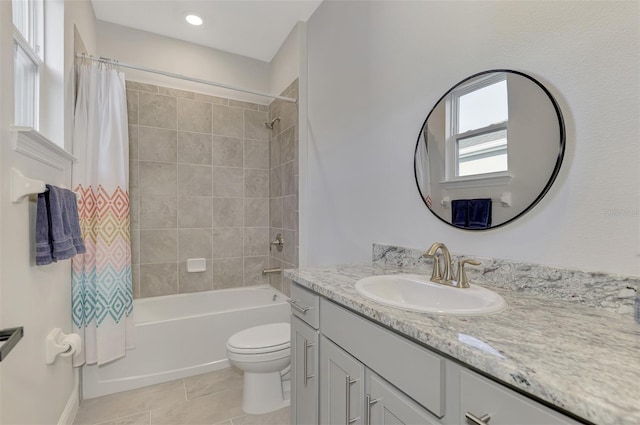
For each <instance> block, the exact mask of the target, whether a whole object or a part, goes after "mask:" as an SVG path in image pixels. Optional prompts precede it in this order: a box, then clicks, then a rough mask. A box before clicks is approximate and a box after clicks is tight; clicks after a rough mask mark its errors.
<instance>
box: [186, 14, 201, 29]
mask: <svg viewBox="0 0 640 425" xmlns="http://www.w3.org/2000/svg"><path fill="white" fill-rule="evenodd" d="M184 19H186V20H187V22H189V23H190V24H191V25H195V26H198V25H202V18H201V17H199V16H197V15H187V17H186V18H184Z"/></svg>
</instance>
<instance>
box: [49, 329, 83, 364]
mask: <svg viewBox="0 0 640 425" xmlns="http://www.w3.org/2000/svg"><path fill="white" fill-rule="evenodd" d="M80 343H81V339H80V335H78V334H73V333H72V334H65V333H64V332H62V329H60V328H53V329H51V332H49V334H48V335H47V337H46V339H45V359H46V363H47V364H48V365H51V364H53V363H54V362H55V361H56V357H58V356H60V357H69V356H71V355H74V354H77V353H80V351H82V347H81V344H80Z"/></svg>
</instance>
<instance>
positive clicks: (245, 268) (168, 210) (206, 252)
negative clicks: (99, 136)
mask: <svg viewBox="0 0 640 425" xmlns="http://www.w3.org/2000/svg"><path fill="white" fill-rule="evenodd" d="M127 101H128V111H129V134H130V159H131V161H130V195H131V228H132V235H131V237H132V257H133V258H132V263H133V277H134V296H135V297H151V296H159V295H169V294H176V293H184V292H195V291H204V290H210V289H222V288H229V287H239V286H246V285H254V284H262V283H268V279H267V278H265V277H263V276H262V274H261V273H262V270H263V269H264V268H267V267H269V224H270V223H269V167H270V164H269V137H270V133H271V132H270V131H269V130H268V129H266V127H265V126H264V122H265V121H267V119H268V118H269V112H268V108H267V107H266V106H265V105H257V104H253V103H246V102H239V101H235V100H231V99H226V98H220V97H214V96H207V95H202V94H198V93H194V92H188V91H182V90H176V89H169V88H165V87H160V86H155V85H150V84H142V83H135V82H127ZM188 258H206V260H207V271H206V272H202V273H187V271H186V260H187V259H188Z"/></svg>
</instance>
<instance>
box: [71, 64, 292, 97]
mask: <svg viewBox="0 0 640 425" xmlns="http://www.w3.org/2000/svg"><path fill="white" fill-rule="evenodd" d="M76 58H79V59H89V60H92V61H96V62H102V63H108V64H111V65H116V66H119V67H122V68H129V69H135V70H138V71H144V72H150V73H152V74H159V75H164V76H165V77H171V78H178V79H180V80H186V81H193V82H194V83H200V84H206V85H208V86H214V87H220V88H223V89H228V90H235V91H239V92H243V93H249V94H255V95H258V96H263V97H270V98H272V99H280V100H283V101H285V102H292V103H298V100H297V99H294V98H291V97H285V96H276V95H274V94H268V93H262V92H258V91H254V90H249V89H243V88H240V87H235V86H230V85H227V84H222V83H216V82H214V81H209V80H203V79H200V78H194V77H189V76H186V75H181V74H174V73H173V72H166V71H160V70H157V69H153V68H147V67H144V66H138V65H130V64H127V63H123V62H119V61H117V60H113V59H108V58H102V57H100V58H96V57H93V56H87V55H85V54H77V55H76Z"/></svg>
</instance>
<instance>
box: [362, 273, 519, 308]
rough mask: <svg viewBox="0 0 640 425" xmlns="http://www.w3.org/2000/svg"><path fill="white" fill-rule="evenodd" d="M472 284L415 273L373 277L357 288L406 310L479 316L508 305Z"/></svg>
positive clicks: (367, 295) (371, 297)
mask: <svg viewBox="0 0 640 425" xmlns="http://www.w3.org/2000/svg"><path fill="white" fill-rule="evenodd" d="M470 286H471V287H470V288H464V289H461V288H454V287H450V286H445V285H441V284H439V283H433V282H431V281H429V278H428V277H426V276H422V275H412V274H398V275H384V276H371V277H366V278H364V279H360V280H359V281H358V282H357V283H356V289H357V291H358V292H359V293H360V294H362V295H364V296H365V297H367V298H370V299H372V300H373V301H376V302H379V303H381V304H386V305H390V306H392V307H397V308H400V309H403V310H410V311H421V312H426V313H437V314H451V315H461V316H465V315H467V316H478V315H483V314H492V313H497V312H499V311H501V310H504V308H505V307H506V306H507V303H506V302H505V301H504V299H503V298H502V297H501V296H500V295H498V294H496V293H495V292H493V291H490V290H488V289H485V288H482V287H480V286H477V285H473V284H471V285H470Z"/></svg>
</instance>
